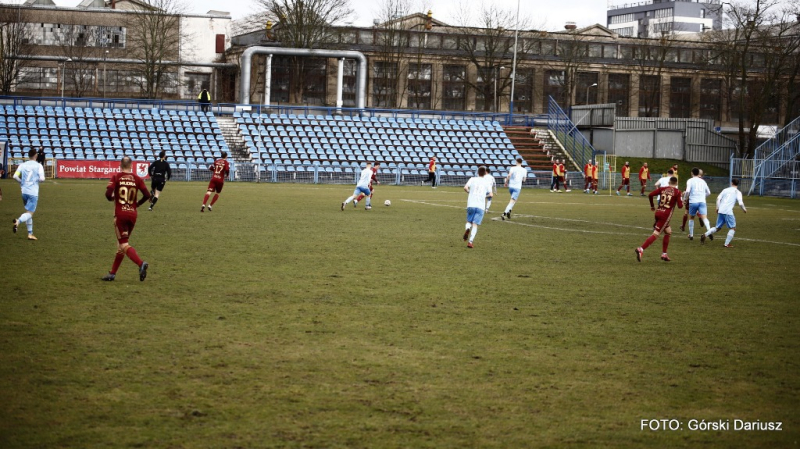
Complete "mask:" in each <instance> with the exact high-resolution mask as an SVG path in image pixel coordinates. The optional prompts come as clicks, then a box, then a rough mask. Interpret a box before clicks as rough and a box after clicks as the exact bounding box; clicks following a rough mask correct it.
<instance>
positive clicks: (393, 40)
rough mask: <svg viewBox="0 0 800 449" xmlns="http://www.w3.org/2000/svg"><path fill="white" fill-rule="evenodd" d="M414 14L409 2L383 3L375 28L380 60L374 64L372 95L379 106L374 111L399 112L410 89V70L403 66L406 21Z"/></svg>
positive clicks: (407, 41)
mask: <svg viewBox="0 0 800 449" xmlns="http://www.w3.org/2000/svg"><path fill="white" fill-rule="evenodd" d="M410 13H411V2H410V1H409V0H384V2H383V3H382V4H381V9H380V13H379V16H378V19H377V21H379V22H380V24H379V25H376V27H375V45H376V46H377V47H378V57H377V58H376V61H374V62H373V65H372V67H373V80H372V86H373V89H372V90H373V93H374V94H375V98H376V99H378V100H379V103H380V104H373V106H375V107H387V108H399V107H400V101H401V99H402V98H403V95H404V93H405V92H404V90H405V88H406V86H407V85H408V84H407V83H405V82H404V81H405V79H406V78H408V66H407V65H405V64H403V63H402V61H404V60H405V59H406V58H405V55H406V51H408V50H409V45H408V44H409V37H410V34H409V32H408V30H407V29H406V26H405V23H404V21H403V19H404V18H405V17H406V16H408V15H409V14H410Z"/></svg>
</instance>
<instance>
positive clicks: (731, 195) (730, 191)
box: [700, 179, 747, 248]
mask: <svg viewBox="0 0 800 449" xmlns="http://www.w3.org/2000/svg"><path fill="white" fill-rule="evenodd" d="M736 203H739V207H741V208H742V210H743V211H744V213H747V208H746V207H744V202H743V201H742V192H740V191H739V180H738V179H734V180H732V181H731V186H730V187H728V188H727V189H725V190H723V191H722V192H720V193H719V196H717V225H716V226H714V227H713V228H711V229H709V230H708V231H707V232H706V233H705V234H703V235H701V236H700V241H701V242H702V243H705V242H706V237H708V238H709V239H711V240H714V233H715V232H717V231H718V230H720V229H722V227H723V226H727V227H728V237H727V238H726V239H725V248H733V245H731V240H733V235H734V234H736V217H734V216H733V206H735V205H736Z"/></svg>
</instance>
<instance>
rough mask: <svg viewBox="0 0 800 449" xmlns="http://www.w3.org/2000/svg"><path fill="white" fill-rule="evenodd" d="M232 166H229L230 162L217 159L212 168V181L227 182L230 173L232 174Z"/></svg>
mask: <svg viewBox="0 0 800 449" xmlns="http://www.w3.org/2000/svg"><path fill="white" fill-rule="evenodd" d="M230 170H231V166H230V164H228V161H226V160H225V159H217V160H216V161H214V165H212V166H211V171H212V172H213V173H212V175H211V179H219V180H220V181H225V179H226V178H227V177H228V172H230Z"/></svg>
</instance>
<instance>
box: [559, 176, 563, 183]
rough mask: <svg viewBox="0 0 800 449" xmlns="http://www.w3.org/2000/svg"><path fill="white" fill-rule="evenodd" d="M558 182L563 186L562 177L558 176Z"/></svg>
mask: <svg viewBox="0 0 800 449" xmlns="http://www.w3.org/2000/svg"><path fill="white" fill-rule="evenodd" d="M558 182H560V183H561V184H564V177H563V176H559V177H558Z"/></svg>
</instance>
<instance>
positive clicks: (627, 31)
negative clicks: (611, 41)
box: [611, 27, 633, 37]
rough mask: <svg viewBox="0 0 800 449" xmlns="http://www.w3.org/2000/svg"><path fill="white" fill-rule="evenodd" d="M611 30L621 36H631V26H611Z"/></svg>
mask: <svg viewBox="0 0 800 449" xmlns="http://www.w3.org/2000/svg"><path fill="white" fill-rule="evenodd" d="M611 31H613V32H615V33H617V34H619V35H620V36H622V37H630V36H633V27H625V28H612V29H611Z"/></svg>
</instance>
